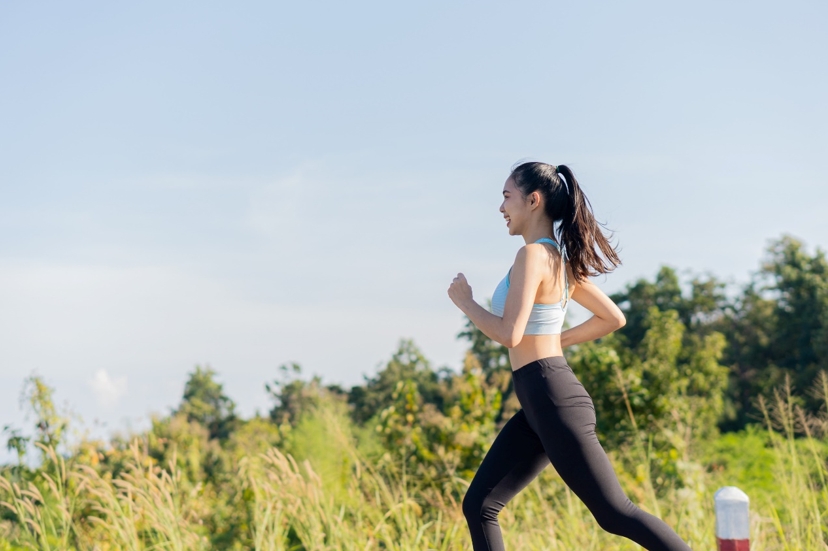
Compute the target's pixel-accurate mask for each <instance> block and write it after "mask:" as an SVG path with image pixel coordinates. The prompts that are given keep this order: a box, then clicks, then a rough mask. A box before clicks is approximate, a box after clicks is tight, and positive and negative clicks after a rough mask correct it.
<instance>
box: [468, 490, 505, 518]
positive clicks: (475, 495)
mask: <svg viewBox="0 0 828 551" xmlns="http://www.w3.org/2000/svg"><path fill="white" fill-rule="evenodd" d="M500 509H501V507H500V506H499V505H498V504H497V503H496V502H495V501H494V500H492V499H490V497H489V496H488V495H484V494H482V493H480V492H475V491H473V490H472V489H471V488H470V489H469V491H468V492H466V495H465V496H463V516H465V517H466V520H468V521H470V522H479V521H482V520H492V519H495V518H497V514H498V513H499V512H500Z"/></svg>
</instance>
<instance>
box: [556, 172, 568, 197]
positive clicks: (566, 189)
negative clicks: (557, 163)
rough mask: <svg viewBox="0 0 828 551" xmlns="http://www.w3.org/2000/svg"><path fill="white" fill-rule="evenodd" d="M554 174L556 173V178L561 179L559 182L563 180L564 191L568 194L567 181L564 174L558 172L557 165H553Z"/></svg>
mask: <svg viewBox="0 0 828 551" xmlns="http://www.w3.org/2000/svg"><path fill="white" fill-rule="evenodd" d="M555 174H557V175H558V178H560V179H561V182H563V185H564V191H566V194H567V195H569V182H567V181H566V176H564V174H563V172H558V167H555Z"/></svg>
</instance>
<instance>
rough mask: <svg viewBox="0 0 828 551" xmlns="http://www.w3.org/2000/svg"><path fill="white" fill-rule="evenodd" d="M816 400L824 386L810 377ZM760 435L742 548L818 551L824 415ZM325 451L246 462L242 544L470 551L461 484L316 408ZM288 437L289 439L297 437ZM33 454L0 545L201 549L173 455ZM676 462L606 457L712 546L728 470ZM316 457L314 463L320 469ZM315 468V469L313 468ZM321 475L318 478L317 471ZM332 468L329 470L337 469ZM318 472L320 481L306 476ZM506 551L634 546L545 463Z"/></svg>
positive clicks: (638, 454) (511, 528) (823, 501)
mask: <svg viewBox="0 0 828 551" xmlns="http://www.w3.org/2000/svg"><path fill="white" fill-rule="evenodd" d="M821 384H822V389H821V392H822V393H823V395H828V378H825V377H823V378H822V380H821ZM763 406H764V411H765V437H766V442H767V445H768V447H769V448H768V449H769V451H770V453H772V455H773V458H774V462H773V464H772V465H773V466H772V467H770V468H771V469H772V474H773V477H774V481H775V485H774V486H773V488H770V489H768V490H766V491H764V493H758V490H754V493H751V498H752V504H751V507H752V510H751V512H752V514H751V522H752V541H751V547H752V549H754V551H776V550H797V551H799V550H805V551H811V550H814V551H816V550H821V551H824V550H826V549H828V546H826V543H825V542H826V531H828V525H826V519H828V484H826V481H828V468H826V458H828V453H826V450H827V449H828V448H827V447H826V442H825V440H824V438H825V432H826V431H825V429H826V427H828V417H825V416H823V417H808V416H807V415H806V414H805V413H804V412H803V410H802V409H801V408H799V407H798V406H797V405H796V400H795V398H794V397H792V396H791V394H790V390H789V389H783V390H782V391H780V392H779V393H777V394H776V396H775V397H774V399H773V400H772V401H769V402H768V403H764V404H763ZM315 415H317V416H318V417H317V419H318V421H319V426H324V427H325V428H326V429H325V430H326V432H325V439H326V440H325V441H326V443H327V444H328V446H327V449H328V450H329V453H330V454H331V456H330V457H325V458H319V461H317V462H316V465H315V464H314V457H306V458H303V459H297V458H296V457H294V456H293V455H292V454H290V453H288V452H287V451H286V450H284V449H279V448H271V449H269V450H268V451H266V452H265V453H263V454H259V455H255V456H250V457H245V458H243V459H242V460H241V461H240V462H239V463H238V464H237V465H236V466H237V468H238V470H237V472H238V477H237V479H236V480H235V481H234V483H235V484H236V485H237V486H238V489H239V491H241V492H242V494H243V495H245V496H246V497H245V500H244V506H245V507H246V508H247V510H246V512H245V513H244V514H245V515H246V523H245V528H244V530H242V532H243V535H242V538H243V541H238V542H236V547H235V548H238V549H249V548H252V549H256V550H257V551H299V550H304V551H327V550H343V551H344V550H359V551H371V550H377V551H379V550H393V551H414V550H417V551H426V550H440V551H447V550H470V549H471V545H470V540H469V537H468V531H467V527H466V524H465V520H464V519H463V516H462V513H461V511H460V509H461V508H460V504H459V496H462V495H463V494H464V492H465V488H466V487H467V485H468V482H467V481H466V480H465V479H463V478H462V477H460V476H458V475H451V473H449V475H450V476H448V477H447V478H445V480H448V482H446V483H445V484H444V485H443V486H441V487H432V486H429V485H427V484H424V483H423V482H422V481H420V480H418V479H417V478H416V477H414V476H412V475H411V474H410V473H409V472H406V470H405V468H404V465H406V462H405V461H402V460H401V458H399V457H396V456H394V455H393V454H391V453H388V454H386V455H385V456H384V457H382V458H379V459H372V460H369V459H368V458H367V457H366V456H365V455H364V454H363V453H361V452H360V451H359V449H358V446H357V445H355V443H354V438H353V436H352V434H351V433H350V430H351V427H350V424H349V421H348V420H347V418H346V417H345V416H343V415H341V414H339V413H337V412H336V411H334V410H333V409H330V408H325V407H320V408H319V409H318V410H317V411H316V413H315ZM297 436H298V435H297ZM44 452H45V455H44V457H45V458H46V459H45V460H44V463H43V465H42V466H41V468H40V469H39V470H38V471H37V473H36V476H35V477H34V478H32V479H29V480H25V481H24V480H22V479H16V478H15V477H14V476H13V471H11V470H6V471H4V474H3V476H0V508H2V509H3V510H4V511H5V518H6V519H7V520H5V521H0V550H2V549H4V548H5V549H23V548H27V549H47V550H75V549H77V550H80V549H84V550H86V549H93V550H100V551H107V550H115V549H123V550H128V551H143V550H170V551H173V550H175V551H178V550H181V551H183V550H201V549H209V548H210V539H209V536H210V534H208V533H207V532H206V529H205V520H207V519H209V516H210V515H211V510H210V507H209V505H210V504H209V503H206V502H205V498H204V493H203V488H201V487H200V486H199V485H198V484H191V483H189V482H188V481H186V480H183V478H182V477H183V475H182V473H181V471H180V470H179V469H178V467H177V466H176V462H175V461H174V460H173V461H171V462H170V463H169V464H168V465H158V464H156V463H155V461H154V460H153V459H152V458H151V457H150V456H149V454H148V452H147V451H146V450H145V449H144V448H143V447H142V446H140V445H139V442H138V441H136V442H134V443H133V444H132V446H131V447H130V449H129V453H128V456H127V458H126V459H125V460H124V461H123V464H122V465H121V468H120V469H119V470H118V472H117V474H115V475H112V474H110V473H109V472H107V471H103V470H102V469H100V468H97V467H95V466H92V465H89V464H84V463H82V462H78V461H75V460H74V458H69V459H67V458H64V457H61V456H60V455H59V454H56V453H55V452H54V450H51V449H48V448H44ZM692 456H693V454H692V453H691V454H690V458H683V459H677V464H676V468H677V469H678V470H679V471H680V473H681V480H682V483H681V484H676V485H674V486H670V485H661V486H660V487H659V488H658V492H656V491H655V489H654V488H655V485H654V482H653V481H652V480H651V479H650V475H649V473H650V469H649V464H650V462H651V461H652V456H651V450H649V449H648V448H647V447H646V446H644V445H642V446H639V447H630V448H629V449H624V450H618V451H616V452H614V453H613V454H611V458H612V460H613V462H614V464H615V465H616V470H617V472H618V473H619V478H620V480H621V482H622V485H623V486H624V489H625V490H626V491H627V492H628V494H629V495H630V497H631V498H632V499H633V501H635V502H636V503H637V504H638V505H639V506H641V507H642V508H644V509H645V510H648V511H650V512H652V513H654V514H658V515H659V516H661V517H662V518H664V520H665V521H666V522H668V524H670V525H671V526H673V527H674V528H675V529H676V531H677V532H678V533H679V534H680V535H681V536H682V537H683V538H684V539H685V540H687V541H688V543H690V545H691V547H693V548H694V549H699V550H702V549H712V548H714V547H715V539H714V537H715V534H714V521H715V518H714V511H713V501H712V495H713V492H714V491H715V490H716V489H717V488H718V487H719V486H721V485H724V484H728V483H730V482H729V481H730V480H731V479H732V478H733V476H735V473H734V472H732V471H728V470H727V468H725V469H720V470H713V471H711V470H708V469H706V468H705V467H704V465H703V463H702V462H700V461H698V460H696V461H694V460H692V459H691V458H692ZM320 461H321V463H320ZM325 462H327V463H325ZM323 463H325V464H327V465H328V467H325V468H322V469H321V470H320V468H319V465H320V464H323ZM331 464H334V465H340V467H341V468H340V469H339V471H337V470H335V469H332V468H331V467H330V465H331ZM320 472H324V473H325V476H321V475H320V474H319V473H320ZM500 521H501V526H502V528H503V532H504V539H505V541H506V545H507V547H508V548H509V549H515V550H528V551H533V550H541V549H543V550H571V549H579V550H583V551H591V550H595V551H598V550H618V551H622V550H634V549H639V547H638V546H636V545H635V544H633V543H632V542H629V541H627V540H625V539H623V538H620V537H617V536H613V535H611V534H608V533H605V532H603V531H602V530H601V529H600V528H599V527H598V525H597V523H596V522H595V520H594V519H593V518H592V517H591V515H590V513H589V511H588V510H587V509H586V507H585V506H584V505H583V504H582V503H581V502H580V500H578V499H577V497H576V496H575V495H574V494H572V492H571V491H570V490H569V489H568V488H567V487H566V485H565V484H564V483H563V482H562V481H561V479H560V478H559V477H558V476H557V474H556V473H555V472H554V469H552V468H548V469H546V470H545V471H544V472H543V473H542V474H541V476H540V477H539V478H538V480H536V481H535V482H533V483H532V484H531V485H530V486H529V487H528V488H527V489H526V490H525V491H524V492H522V493H521V494H520V495H518V496H517V497H516V498H515V499H514V500H513V501H512V502H511V503H509V504H508V505H507V506H506V508H505V509H504V510H503V512H502V513H501V517H500Z"/></svg>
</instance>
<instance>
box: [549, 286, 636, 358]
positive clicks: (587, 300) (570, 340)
mask: <svg viewBox="0 0 828 551" xmlns="http://www.w3.org/2000/svg"><path fill="white" fill-rule="evenodd" d="M571 298H572V300H574V301H575V302H577V303H578V304H580V305H581V306H583V307H584V308H586V309H587V310H589V311H590V312H592V317H591V318H589V319H588V320H586V321H585V322H584V323H581V324H579V325H576V326H575V327H573V328H571V329H567V330H566V331H564V332H563V333H561V346H562V347H564V348H565V347H567V346H572V345H573V344H580V343H582V342H587V341H594V340H595V339H599V338H601V337H603V336H606V335H609V334H610V333H612V332H613V331H615V330H616V329H620V328H622V327H624V325H625V324H626V323H627V320H626V318H625V317H624V313H623V312H622V311H621V309H620V308H619V307H618V305H616V304H615V303H614V302H613V301H612V299H610V298H609V297H608V296H607V295H606V293H604V292H603V291H602V290H601V289H599V288H598V286H597V285H595V284H594V283H592V282H591V281H589V280H584V281H581V282H578V284H577V285H576V286H575V290H574V291H572V297H571Z"/></svg>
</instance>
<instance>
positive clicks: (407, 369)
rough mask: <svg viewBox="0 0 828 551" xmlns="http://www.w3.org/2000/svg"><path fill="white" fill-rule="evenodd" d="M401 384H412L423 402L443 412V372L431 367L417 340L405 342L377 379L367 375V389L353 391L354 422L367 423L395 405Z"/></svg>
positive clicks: (403, 341)
mask: <svg viewBox="0 0 828 551" xmlns="http://www.w3.org/2000/svg"><path fill="white" fill-rule="evenodd" d="M442 373H445V371H442ZM400 382H410V383H411V384H413V385H414V387H415V388H416V389H417V392H418V394H419V396H420V397H421V399H422V400H423V401H425V402H427V403H430V404H434V405H435V406H436V407H437V408H438V409H442V406H443V392H442V389H441V384H440V373H438V372H435V371H434V370H433V369H432V368H431V363H430V362H429V361H428V360H427V359H426V358H425V356H424V355H423V353H422V351H421V350H420V349H419V348H418V347H417V345H416V344H414V341H412V340H410V339H402V340H400V343H399V346H398V347H397V350H396V351H395V352H394V353H393V354H392V356H391V359H390V360H389V361H388V363H387V364H385V366H384V367H383V369H381V370H380V371H379V372H378V373H377V374H376V376H374V377H370V378H369V377H367V376H366V377H365V385H364V386H354V387H352V388H351V390H350V392H349V394H348V403H349V404H351V407H352V409H351V416H352V417H353V419H354V421H355V422H356V423H358V424H364V423H366V422H367V421H368V420H369V419H371V418H372V417H373V416H375V415H377V414H378V413H379V412H380V411H382V410H383V409H384V408H385V407H387V406H388V405H389V404H391V403H392V402H393V401H394V397H393V395H394V393H395V392H397V390H398V383H400Z"/></svg>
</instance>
